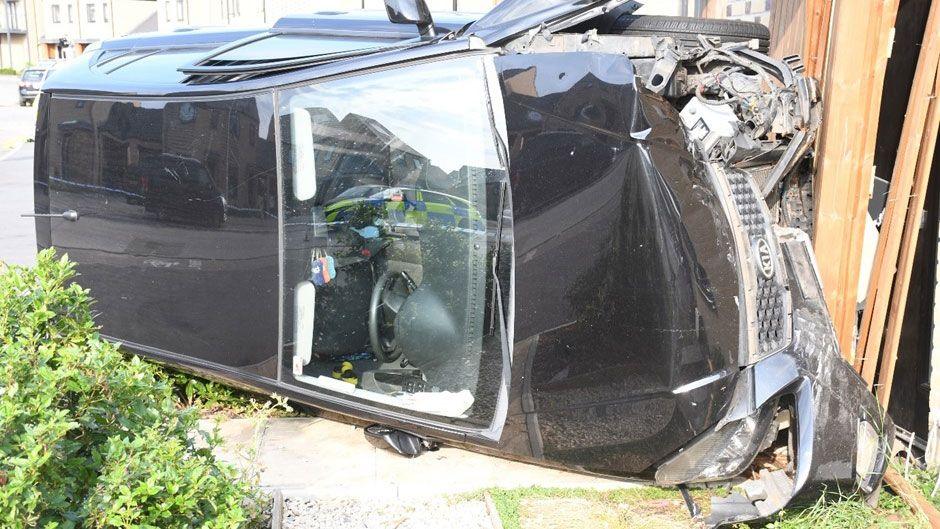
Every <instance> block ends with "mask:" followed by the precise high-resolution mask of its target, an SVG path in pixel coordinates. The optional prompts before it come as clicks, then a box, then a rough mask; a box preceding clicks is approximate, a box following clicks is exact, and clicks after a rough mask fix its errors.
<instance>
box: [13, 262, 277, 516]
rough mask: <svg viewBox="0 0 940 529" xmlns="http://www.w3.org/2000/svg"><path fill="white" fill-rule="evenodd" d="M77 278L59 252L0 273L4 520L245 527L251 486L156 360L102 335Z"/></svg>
mask: <svg viewBox="0 0 940 529" xmlns="http://www.w3.org/2000/svg"><path fill="white" fill-rule="evenodd" d="M74 276H75V272H74V265H73V264H72V263H70V262H68V260H67V258H65V257H63V258H62V259H61V260H57V259H55V257H54V254H53V253H52V252H51V251H46V252H43V253H41V254H40V255H39V258H38V263H37V265H36V267H35V268H33V269H25V268H21V267H10V268H6V269H3V270H0V527H4V528H10V529H20V528H30V527H45V528H70V527H74V528H79V527H80V528H86V529H105V528H131V527H134V528H137V527H140V528H160V529H164V528H166V529H174V528H180V529H183V528H187V529H188V528H205V529H210V528H238V527H243V526H245V525H246V524H247V523H248V522H249V521H250V520H252V519H253V518H254V517H255V516H257V511H258V509H257V506H258V505H259V500H258V498H257V497H256V496H255V493H254V492H253V488H252V487H251V486H250V485H249V484H248V483H246V482H244V481H243V480H241V479H239V477H238V476H237V475H236V472H235V470H234V469H233V468H232V467H230V466H228V465H227V464H225V463H223V462H221V461H218V460H216V459H215V457H214V456H213V455H212V448H213V447H215V446H217V443H218V441H217V440H216V439H215V438H214V437H212V436H209V435H206V434H198V435H196V436H194V435H193V432H196V431H197V421H198V416H197V414H196V412H195V411H194V410H192V409H184V408H181V407H179V406H177V401H176V399H175V398H174V395H173V388H172V385H171V384H170V383H168V382H167V381H166V380H165V379H164V378H163V377H160V376H158V375H157V373H158V371H157V369H156V368H155V367H154V366H153V365H151V364H149V363H146V362H143V361H141V360H140V359H139V358H137V357H132V358H130V359H128V358H126V357H125V356H124V355H123V354H122V353H121V352H120V350H119V349H118V348H117V346H115V345H113V344H111V343H109V342H106V341H104V340H102V339H101V338H100V337H99V335H98V333H97V329H96V326H95V324H94V321H93V318H92V313H91V299H90V298H89V295H88V291H86V290H84V289H82V288H81V287H80V286H78V284H76V283H74V282H72V281H71V280H72V278H73V277H74ZM196 437H202V438H204V439H205V442H204V443H202V444H203V445H204V447H203V448H197V446H196Z"/></svg>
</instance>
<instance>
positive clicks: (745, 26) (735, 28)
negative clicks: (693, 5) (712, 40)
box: [609, 14, 770, 53]
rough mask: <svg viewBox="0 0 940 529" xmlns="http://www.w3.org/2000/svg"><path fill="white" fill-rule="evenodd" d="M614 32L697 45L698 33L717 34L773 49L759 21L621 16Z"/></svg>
mask: <svg viewBox="0 0 940 529" xmlns="http://www.w3.org/2000/svg"><path fill="white" fill-rule="evenodd" d="M609 32H610V33H612V34H615V35H656V36H657V37H673V38H676V39H677V40H679V41H680V42H682V43H683V44H685V45H689V46H695V45H698V43H699V41H698V35H705V36H706V37H718V38H720V39H721V41H722V42H723V43H727V42H747V41H749V40H754V39H757V41H758V51H761V52H763V53H767V52H768V51H769V50H770V30H769V29H768V28H767V26H765V25H763V24H758V23H757V22H746V21H743V20H722V19H715V18H692V17H667V16H652V15H646V16H641V15H629V14H625V15H621V16H620V17H618V18H617V20H615V21H614V23H613V24H612V25H611V28H610V31H609Z"/></svg>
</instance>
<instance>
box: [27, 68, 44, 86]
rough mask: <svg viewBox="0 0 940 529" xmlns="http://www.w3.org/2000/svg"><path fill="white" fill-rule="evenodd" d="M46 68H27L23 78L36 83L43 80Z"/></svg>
mask: <svg viewBox="0 0 940 529" xmlns="http://www.w3.org/2000/svg"><path fill="white" fill-rule="evenodd" d="M45 75H46V71H45V70H26V71H25V72H23V80H24V81H26V82H29V83H35V82H37V81H42V78H43V77H45Z"/></svg>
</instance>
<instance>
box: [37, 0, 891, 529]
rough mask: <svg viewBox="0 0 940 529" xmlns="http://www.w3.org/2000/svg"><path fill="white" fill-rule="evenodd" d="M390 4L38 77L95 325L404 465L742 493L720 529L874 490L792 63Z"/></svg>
mask: <svg viewBox="0 0 940 529" xmlns="http://www.w3.org/2000/svg"><path fill="white" fill-rule="evenodd" d="M386 7H387V9H386V12H384V13H382V12H379V13H373V12H350V13H337V12H330V13H314V14H311V15H298V16H292V17H287V18H284V19H282V20H280V21H278V22H277V23H276V24H274V26H273V27H271V28H262V29H257V30H250V29H206V30H189V31H180V32H174V33H169V34H148V35H135V36H129V37H124V38H119V39H114V40H110V41H106V42H103V43H102V44H101V46H100V47H99V48H97V49H95V50H93V51H91V52H89V53H86V54H84V55H82V56H81V57H79V58H78V59H76V60H74V61H72V62H70V63H69V64H68V65H67V66H65V67H63V68H62V69H61V70H59V71H57V73H56V75H55V76H53V77H52V78H50V79H49V80H47V81H46V83H45V84H44V85H43V88H42V93H41V96H40V101H39V118H38V122H37V130H36V151H35V152H36V164H35V181H36V186H35V189H36V197H35V199H36V213H38V214H43V215H47V216H46V217H40V218H37V221H36V232H37V238H38V241H39V247H40V248H47V247H55V248H56V249H57V250H58V251H60V252H67V253H68V254H69V256H70V257H71V258H72V259H73V260H75V261H77V262H78V269H79V271H80V272H81V281H82V283H83V285H84V286H86V287H88V288H90V289H91V293H92V295H93V296H94V297H95V298H96V299H97V300H98V304H97V309H98V310H99V311H100V313H101V315H100V317H99V320H98V321H99V323H100V324H101V326H102V333H103V334H104V335H105V336H107V337H109V338H110V339H113V340H115V341H119V342H120V343H121V344H123V346H124V347H125V348H127V349H128V350H129V351H132V352H135V353H140V354H143V355H146V356H148V357H151V358H155V359H157V360H160V361H163V362H167V363H170V364H173V365H175V366H178V367H181V368H185V369H191V370H194V371H197V372H200V373H203V374H206V375H209V376H213V377H216V378H219V379H222V380H227V381H229V382H231V383H233V384H239V385H241V386H248V387H252V388H255V389H256V390H258V391H277V392H278V393H281V394H285V395H287V396H289V397H290V398H292V399H295V400H297V401H301V402H304V403H306V404H308V405H311V406H315V407H319V408H324V409H328V410H332V411H334V412H338V413H341V414H346V415H348V416H352V417H356V418H359V419H361V420H365V421H369V422H370V423H373V424H374V426H373V427H370V428H368V429H367V430H366V433H367V435H368V437H369V439H370V440H371V441H372V442H375V443H378V444H382V445H387V446H389V447H391V448H393V449H395V450H397V451H399V452H401V453H403V454H405V455H409V456H415V455H418V454H420V453H421V452H422V451H424V450H426V449H428V448H429V447H432V446H434V445H436V444H438V443H447V444H451V445H455V446H461V447H465V448H468V449H470V450H478V451H482V452H486V453H491V454H495V455H500V456H505V457H511V458H514V459H521V460H525V461H530V462H534V463H538V464H543V465H550V466H556V467H564V468H568V469H573V470H576V471H580V472H587V473H592V474H599V475H604V476H610V477H615V478H623V479H640V480H648V481H653V482H655V483H657V484H659V485H668V486H679V487H680V488H681V489H682V490H685V489H686V487H687V486H689V485H693V484H706V483H718V484H725V485H730V486H731V487H732V488H731V489H730V490H731V491H732V492H731V493H730V494H726V495H722V496H719V497H716V498H714V500H713V506H712V509H711V514H710V516H709V517H708V519H707V523H708V524H710V525H721V524H730V523H735V522H744V521H750V520H758V519H763V518H766V517H768V516H770V515H772V514H773V513H775V512H777V511H779V510H780V509H782V508H784V507H785V506H787V505H790V504H792V503H794V502H803V501H807V500H814V499H815V498H818V496H819V494H820V493H821V491H822V490H824V489H826V488H829V489H830V490H841V491H843V492H846V493H847V492H849V491H853V490H857V491H861V493H863V494H869V495H871V494H876V493H877V490H878V488H879V485H880V482H881V478H882V475H883V473H884V470H885V467H886V453H887V451H888V440H889V439H891V437H892V430H893V426H892V424H891V421H890V419H889V418H888V417H887V416H886V415H885V414H884V411H883V410H881V409H880V408H879V407H878V405H877V403H876V402H875V400H874V399H873V397H872V395H871V394H870V392H869V391H868V389H867V387H866V386H865V384H864V383H862V381H861V380H860V379H859V377H858V376H857V375H856V374H855V372H854V371H853V370H852V368H851V367H850V366H848V365H847V364H846V363H845V362H844V361H843V360H842V357H841V354H840V351H839V348H838V345H837V341H836V339H835V336H834V332H833V328H832V325H831V322H830V318H829V315H828V312H827V310H826V305H825V301H824V299H823V296H822V290H821V287H820V283H819V278H818V274H817V270H816V265H815V261H814V254H813V250H812V245H811V236H812V219H809V218H807V217H806V213H805V212H807V211H810V209H811V208H810V205H809V204H807V203H806V200H807V199H808V195H807V194H806V193H802V192H800V190H801V189H804V188H806V186H808V185H810V184H809V183H810V182H811V178H812V174H811V169H810V168H811V167H812V164H811V163H808V162H809V161H811V160H810V158H811V156H812V150H811V149H810V146H811V145H812V143H813V141H814V138H815V134H816V130H817V127H818V126H819V124H820V120H821V102H820V97H819V94H818V91H817V85H816V83H815V81H814V80H812V79H808V78H806V77H804V76H803V75H802V73H801V72H802V66H801V64H800V61H799V58H797V57H788V58H785V59H777V58H773V57H770V56H768V55H767V54H766V53H767V50H768V46H769V38H770V37H769V32H768V31H767V29H766V28H765V27H763V26H761V25H759V24H752V23H746V22H737V21H717V20H700V19H686V18H668V17H665V18H664V17H643V16H638V15H635V14H634V10H635V8H636V5H635V3H634V2H624V1H622V0H610V1H588V0H579V1H572V0H567V1H566V0H555V1H549V0H535V1H532V0H505V1H503V2H502V3H500V4H499V5H497V6H496V7H494V8H493V10H492V11H490V12H489V13H487V14H485V15H482V16H466V15H460V14H448V15H438V16H435V17H433V18H432V17H431V15H430V13H429V12H428V10H427V7H426V6H425V4H424V2H423V1H421V0H386ZM57 215H61V217H58V216H57ZM762 453H763V454H774V456H775V457H773V458H766V457H764V458H760V460H762V461H767V460H775V461H778V462H779V464H778V465H776V466H770V467H767V466H766V465H755V463H754V462H755V460H757V459H758V455H759V454H762ZM689 501H690V505H691V506H692V507H694V505H692V503H691V499H690V500H689ZM690 508H691V507H690ZM692 510H693V511H694V510H695V509H694V508H693V509H692Z"/></svg>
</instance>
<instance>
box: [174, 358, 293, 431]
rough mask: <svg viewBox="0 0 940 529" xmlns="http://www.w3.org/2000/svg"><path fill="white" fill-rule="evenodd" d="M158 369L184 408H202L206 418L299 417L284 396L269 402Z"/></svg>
mask: <svg viewBox="0 0 940 529" xmlns="http://www.w3.org/2000/svg"><path fill="white" fill-rule="evenodd" d="M158 369H160V373H161V376H162V377H163V378H164V379H166V380H167V381H168V382H169V383H170V384H172V385H173V388H174V393H175V395H176V397H177V399H179V402H180V405H181V406H184V407H194V408H198V409H199V411H200V413H201V414H202V416H203V417H215V418H219V419H225V418H235V417H242V418H253V417H257V418H266V417H289V416H293V415H296V414H295V413H294V409H293V408H291V406H290V405H289V404H288V402H287V399H286V398H284V397H282V396H280V395H277V394H274V395H271V396H269V397H266V398H265V397H261V396H259V395H256V394H254V393H249V392H247V391H241V390H238V389H235V388H232V387H230V386H226V385H223V384H219V383H218V382H213V381H211V380H207V379H204V378H202V377H198V376H195V375H191V374H188V373H182V372H180V371H175V370H173V369H170V368H164V367H158Z"/></svg>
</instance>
